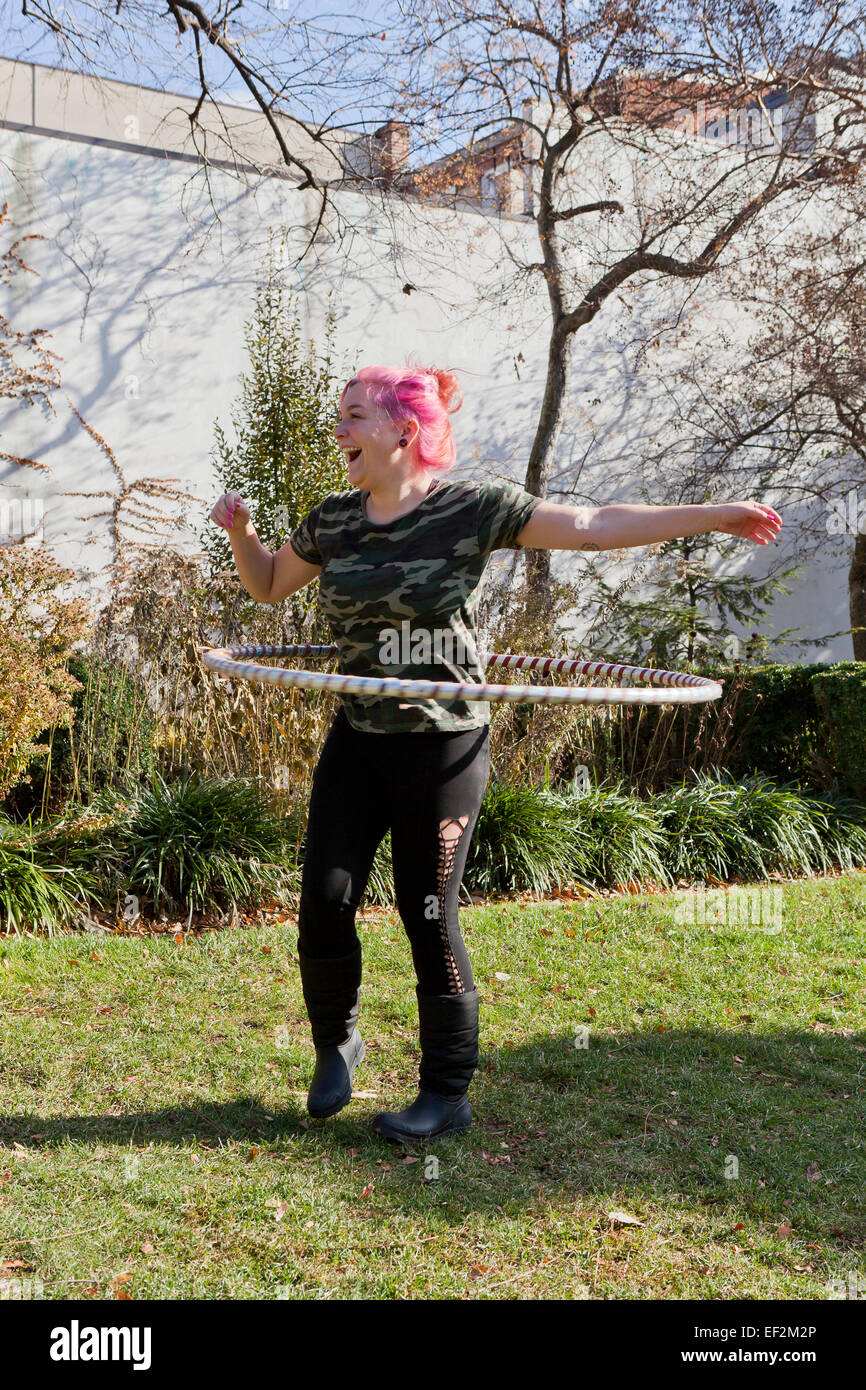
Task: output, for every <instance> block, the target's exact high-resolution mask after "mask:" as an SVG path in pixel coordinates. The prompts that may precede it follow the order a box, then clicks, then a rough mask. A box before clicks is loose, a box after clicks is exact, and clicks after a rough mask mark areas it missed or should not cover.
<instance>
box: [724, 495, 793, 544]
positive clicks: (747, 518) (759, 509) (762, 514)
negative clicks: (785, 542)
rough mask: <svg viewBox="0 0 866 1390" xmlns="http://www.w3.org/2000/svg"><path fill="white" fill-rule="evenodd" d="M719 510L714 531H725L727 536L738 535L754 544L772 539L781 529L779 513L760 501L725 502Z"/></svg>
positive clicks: (765, 542) (764, 542)
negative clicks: (719, 513) (719, 516)
mask: <svg viewBox="0 0 866 1390" xmlns="http://www.w3.org/2000/svg"><path fill="white" fill-rule="evenodd" d="M719 511H720V512H721V519H720V520H719V521H718V523H717V524H716V525H715V526H714V527H713V530H714V531H725V532H726V533H727V534H728V535H729V536H740V537H741V539H742V540H744V541H754V542H755V543H756V545H766V544H767V542H768V541H774V540H775V539H776V537H777V536H778V534H779V532H780V531H781V529H782V518H781V517H780V516H779V513H778V512H774V511H773V508H772V507H765V506H764V505H763V504H762V503H760V502H727V503H725V505H724V506H722V507H720V508H719Z"/></svg>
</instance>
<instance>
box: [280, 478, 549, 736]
mask: <svg viewBox="0 0 866 1390" xmlns="http://www.w3.org/2000/svg"><path fill="white" fill-rule="evenodd" d="M368 496H369V493H368V492H367V490H366V489H361V488H352V489H351V490H350V491H348V492H337V493H331V494H330V495H329V496H328V497H326V498H325V499H324V501H322V502H320V503H319V504H318V506H316V507H314V508H313V509H312V511H311V512H309V513H308V514H307V516H305V517H304V519H303V521H302V522H301V523H300V525H299V526H298V527H297V529H296V530H295V531H293V532H292V534H291V536H290V538H289V539H290V542H291V546H292V549H293V550H294V551H295V552H296V554H298V555H300V557H301V559H302V560H306V561H307V563H308V564H310V565H321V567H322V573H321V575H320V576H319V609H320V612H321V613H322V614H323V615H324V617H325V618H327V620H328V623H329V625H330V627H331V631H332V633H333V637H334V641H335V643H336V644H337V647H338V650H339V670H340V671H341V672H342V673H344V674H346V675H357V676H398V677H400V678H401V679H403V680H443V681H465V682H467V683H468V682H474V683H476V684H480V683H482V682H484V681H485V680H488V679H489V677H488V676H487V675H486V674H485V672H484V670H483V669H482V667H481V665H480V664H479V659H478V647H477V641H478V633H477V628H476V624H477V620H478V619H477V610H478V598H479V592H480V588H481V581H482V577H483V574H484V570H485V568H486V566H487V564H488V561H489V559H490V555H491V552H492V551H494V550H497V549H510V550H519V549H520V548H521V547H520V546H519V545H518V543H517V540H516V537H517V535H518V534H519V532H520V531H522V529H523V527H524V526H525V525H526V523H527V522H528V521H529V518H530V517H531V516H532V513H533V512H534V511H535V508H536V507H537V506H538V504H539V502H540V500H541V499H540V498H538V497H534V496H533V495H532V493H530V492H525V491H524V490H523V488H522V487H519V486H518V485H517V484H516V483H492V482H486V483H472V482H450V481H448V480H446V479H442V478H439V479H436V481H435V482H434V483H433V484H432V486H431V487H430V489H429V491H428V492H427V495H426V496H425V497H424V498H423V499H422V501H421V502H420V503H419V504H418V506H416V507H415V508H413V510H412V511H410V512H407V513H406V514H405V516H400V517H397V518H396V519H395V520H393V521H388V522H385V523H384V524H381V525H378V524H375V523H374V522H371V521H368V519H367V513H366V502H367V498H368ZM340 699H341V700H343V701H344V705H345V709H346V714H347V716H348V718H349V722H350V723H351V724H352V726H353V727H354V728H356V729H360V730H362V731H364V732H369V733H401V732H404V731H405V732H410V733H413V732H417V733H426V732H429V731H431V730H432V731H434V732H436V731H452V730H462V729H477V728H482V727H483V726H484V725H485V724H489V723H490V706H489V705H488V704H487V703H486V701H483V700H447V699H446V700H433V699H426V700H412V701H402V700H400V699H398V698H397V697H395V696H385V695H341V696H340Z"/></svg>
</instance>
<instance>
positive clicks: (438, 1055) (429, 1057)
mask: <svg viewBox="0 0 866 1390" xmlns="http://www.w3.org/2000/svg"><path fill="white" fill-rule="evenodd" d="M415 994H416V997H417V999H418V1028H419V1037H420V1042H421V1067H420V1075H419V1082H420V1086H419V1094H418V1099H417V1100H415V1101H413V1103H412V1104H411V1105H409V1106H407V1107H406V1109H405V1110H400V1111H397V1112H395V1113H394V1114H386V1113H383V1114H381V1115H376V1116H375V1118H374V1119H373V1128H374V1129H375V1130H376V1132H377V1133H378V1134H381V1135H382V1136H383V1137H384V1138H385V1139H393V1140H398V1141H412V1140H414V1139H435V1138H436V1137H437V1136H439V1135H441V1134H460V1133H462V1132H463V1131H464V1130H467V1129H471V1127H472V1111H471V1109H470V1107H469V1101H468V1100H467V1099H466V1092H467V1090H468V1089H469V1083H470V1081H471V1080H472V1076H473V1073H474V1072H475V1068H476V1067H477V1066H478V990H477V989H470V990H466V992H465V993H463V994H422V993H421V990H420V986H418V985H416V986H415Z"/></svg>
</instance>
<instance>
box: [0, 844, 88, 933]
mask: <svg viewBox="0 0 866 1390" xmlns="http://www.w3.org/2000/svg"><path fill="white" fill-rule="evenodd" d="M95 886H96V879H95V877H94V876H93V875H92V874H91V873H89V872H88V871H87V870H86V869H85V868H83V867H82V866H78V867H76V868H72V867H66V866H64V865H62V864H59V863H57V862H56V859H55V857H54V855H53V854H52V853H51V851H50V850H48V852H46V850H45V847H44V845H43V843H42V840H41V839H40V837H39V836H38V834H35V833H34V832H33V831H32V829H31V828H30V827H27V826H20V825H13V824H12V822H11V821H9V820H7V819H5V818H3V819H0V926H2V928H3V930H4V931H5V932H10V931H11V932H13V933H14V934H15V935H18V934H19V933H20V932H21V931H22V930H27V931H31V930H34V929H39V928H43V929H44V930H45V931H46V932H47V934H48V935H52V934H53V933H54V932H56V931H58V930H59V929H60V928H61V927H63V926H67V925H69V924H71V923H72V922H73V920H74V919H75V918H76V917H79V916H80V915H81V914H82V912H84V911H86V907H87V898H88V894H89V893H90V892H91V891H92V890H93V889H94V888H95Z"/></svg>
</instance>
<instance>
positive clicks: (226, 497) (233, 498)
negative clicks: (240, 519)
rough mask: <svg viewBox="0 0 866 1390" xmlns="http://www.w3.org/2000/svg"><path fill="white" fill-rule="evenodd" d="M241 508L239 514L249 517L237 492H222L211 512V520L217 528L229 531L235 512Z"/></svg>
mask: <svg viewBox="0 0 866 1390" xmlns="http://www.w3.org/2000/svg"><path fill="white" fill-rule="evenodd" d="M238 507H240V508H241V514H242V515H244V514H246V515H249V512H248V511H247V508H246V506H245V504H244V501H243V498H242V497H241V495H240V493H239V492H224V493H223V495H222V497H221V498H220V500H219V501H218V502H217V504H216V506H215V507H214V509H213V511H212V512H211V520H212V521H213V522H215V523H216V525H217V526H222V527H223V529H224V530H226V531H230V530H231V529H232V526H233V524H234V518H235V512H236V511H237V509H238Z"/></svg>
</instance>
